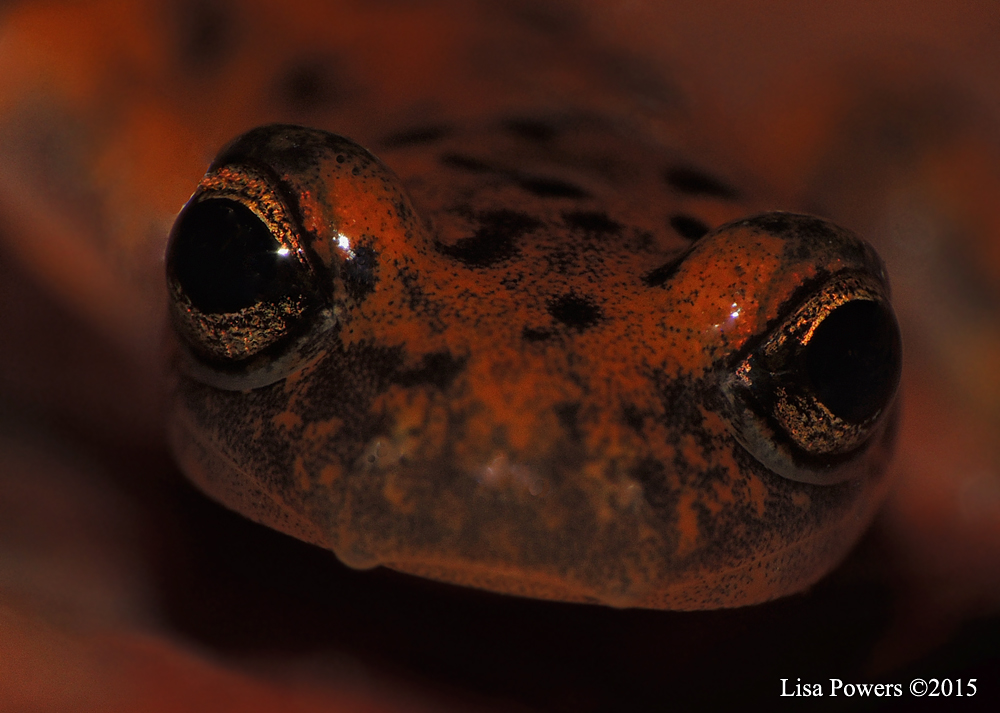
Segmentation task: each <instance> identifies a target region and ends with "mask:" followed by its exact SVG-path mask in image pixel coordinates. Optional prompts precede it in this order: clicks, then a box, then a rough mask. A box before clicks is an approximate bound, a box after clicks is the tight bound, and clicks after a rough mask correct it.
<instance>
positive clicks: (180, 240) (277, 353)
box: [167, 167, 330, 389]
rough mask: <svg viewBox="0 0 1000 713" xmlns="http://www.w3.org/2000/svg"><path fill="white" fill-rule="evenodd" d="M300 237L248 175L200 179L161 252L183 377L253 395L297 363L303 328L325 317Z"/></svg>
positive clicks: (279, 205)
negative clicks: (185, 373) (181, 350)
mask: <svg viewBox="0 0 1000 713" xmlns="http://www.w3.org/2000/svg"><path fill="white" fill-rule="evenodd" d="M300 235H301V230H299V229H298V228H297V226H296V225H295V224H294V221H292V220H291V218H290V217H289V211H288V209H287V207H286V205H285V203H284V201H282V200H281V199H280V197H279V195H278V193H277V191H275V190H274V189H273V187H272V186H271V185H270V184H269V182H268V181H267V180H266V179H265V178H264V177H263V176H261V175H259V174H257V173H256V172H254V171H252V170H249V169H246V168H233V167H223V168H221V169H218V170H216V171H214V172H213V173H210V174H209V175H208V176H207V177H206V178H205V179H204V180H203V181H202V183H201V185H200V186H199V188H198V190H197V191H196V192H195V194H194V196H193V197H192V198H191V200H190V201H189V202H188V204H187V205H186V206H185V207H184V210H183V211H181V214H180V215H179V216H178V218H177V221H176V223H175V224H174V228H173V230H172V231H171V235H170V243H169V246H168V248H167V282H168V286H169V290H170V308H171V319H172V322H173V325H174V329H175V331H176V333H177V334H178V336H179V337H180V339H181V342H182V343H183V344H184V346H185V347H186V357H187V358H186V360H185V370H186V371H188V372H189V373H190V375H191V376H193V377H194V378H196V379H198V380H200V381H204V382H206V383H209V384H211V385H213V386H218V387H220V388H230V389H245V388H254V387H257V386H262V385H264V384H267V383H270V382H273V381H276V380H277V379H280V378H282V377H283V376H285V375H287V373H288V372H289V371H290V369H291V367H292V366H294V364H296V363H298V362H299V361H301V359H302V352H303V349H304V347H305V341H304V337H305V335H306V333H307V331H308V328H310V327H311V326H313V325H314V324H315V323H316V320H317V319H318V320H320V321H329V320H330V313H329V310H328V309H324V307H325V304H326V301H325V300H324V299H323V298H322V295H321V294H320V291H319V290H318V288H317V280H316V277H315V273H314V271H313V270H312V268H311V267H310V264H309V261H308V259H307V256H306V254H305V250H304V249H303V246H302V242H301V240H300Z"/></svg>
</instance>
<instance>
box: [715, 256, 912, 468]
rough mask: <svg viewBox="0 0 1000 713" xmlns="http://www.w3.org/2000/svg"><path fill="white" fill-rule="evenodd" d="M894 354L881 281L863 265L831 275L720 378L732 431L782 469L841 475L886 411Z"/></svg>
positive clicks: (897, 358) (896, 346)
mask: <svg viewBox="0 0 1000 713" xmlns="http://www.w3.org/2000/svg"><path fill="white" fill-rule="evenodd" d="M901 364H902V348H901V342H900V336H899V326H898V325H897V323H896V317H895V315H894V314H893V311H892V308H891V307H890V306H889V300H888V295H887V294H886V290H885V288H884V287H883V286H882V285H881V284H880V283H879V282H878V281H876V280H874V279H872V278H870V277H868V276H865V275H840V276H837V277H835V278H834V279H832V280H830V281H828V282H827V283H825V284H824V285H822V286H821V287H820V288H819V289H818V290H815V291H813V292H812V293H811V296H809V297H807V298H806V299H805V300H804V301H803V302H802V303H801V304H799V306H798V307H797V308H795V309H793V310H792V312H791V314H790V316H788V317H787V318H786V319H785V320H784V321H783V322H781V323H780V324H779V325H778V326H777V327H776V328H775V329H773V330H772V331H771V332H769V333H768V334H767V335H766V336H765V338H764V340H763V341H762V342H760V343H758V344H757V345H756V347H755V348H752V349H751V350H750V353H749V354H748V355H745V356H744V357H743V358H742V360H741V361H740V362H739V363H738V364H737V365H736V368H735V370H734V371H733V373H732V375H731V377H730V378H729V380H728V381H727V383H726V384H725V385H724V387H723V391H724V393H725V394H726V395H727V397H728V399H729V402H730V404H731V405H732V407H733V413H732V414H731V416H732V418H731V423H732V427H733V433H734V435H735V436H736V438H737V440H738V441H739V442H740V443H741V444H742V445H743V446H744V447H745V448H746V449H747V450H748V451H750V453H751V454H753V456H754V457H755V458H757V460H759V461H760V462H761V463H763V464H764V465H766V466H768V467H769V468H770V469H771V470H773V471H774V472H776V473H778V474H779V475H782V476H784V477H786V478H789V479H791V480H800V481H804V482H808V483H820V484H827V483H836V482H840V481H842V480H845V479H847V478H849V477H852V475H853V474H854V472H853V470H852V469H851V468H850V467H849V464H850V463H851V462H852V460H853V458H852V457H853V456H854V454H855V453H856V452H857V451H858V450H860V449H863V448H865V447H867V445H868V443H869V442H870V441H871V439H872V437H873V436H874V434H875V433H876V432H878V431H880V427H881V426H882V424H883V422H884V421H885V418H886V416H887V414H888V413H889V412H890V411H891V406H892V404H893V401H894V398H895V395H896V388H897V386H898V385H899V377H900V371H901Z"/></svg>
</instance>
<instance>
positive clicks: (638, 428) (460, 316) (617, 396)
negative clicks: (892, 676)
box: [173, 115, 893, 609]
mask: <svg viewBox="0 0 1000 713" xmlns="http://www.w3.org/2000/svg"><path fill="white" fill-rule="evenodd" d="M532 121H533V123H532V126H533V127H534V130H533V131H530V132H529V131H525V130H524V124H523V123H522V124H516V123H514V122H510V121H508V122H506V123H504V122H496V123H494V124H493V125H489V126H486V127H484V128H482V129H478V130H474V129H462V130H459V129H448V130H440V131H437V132H424V133H423V134H420V135H417V134H414V135H413V136H416V138H412V137H411V138H400V137H398V136H396V137H389V139H387V140H386V141H385V142H383V146H382V147H381V149H380V150H379V153H380V154H381V156H382V159H383V160H384V164H383V163H382V162H381V161H379V160H378V159H376V158H375V157H374V156H373V155H372V154H370V153H369V152H368V151H366V150H364V149H362V148H361V147H359V146H357V145H356V144H354V143H353V142H350V141H348V140H345V139H342V138H340V137H337V136H335V135H331V134H326V133H323V132H318V131H313V130H308V129H301V128H297V127H289V126H271V127H264V128H262V129H259V130H255V131H253V132H250V133H249V134H247V135H244V136H243V137H241V138H240V139H238V140H237V141H235V142H234V143H233V144H231V145H229V146H228V147H227V148H226V149H224V150H223V151H222V153H221V154H220V156H219V157H218V158H217V159H216V162H215V164H213V171H218V170H219V169H223V168H225V167H229V166H235V167H241V166H245V167H250V168H252V169H254V170H262V171H264V172H265V173H267V175H270V176H272V177H273V178H272V181H273V183H274V185H275V186H276V192H277V194H278V195H279V196H281V197H282V199H283V200H284V201H285V202H286V204H287V206H288V212H289V214H290V215H291V216H292V222H293V223H294V225H295V229H296V231H297V233H298V235H299V236H300V239H301V240H302V242H304V243H305V245H306V247H305V251H306V253H307V254H308V255H309V257H310V259H311V261H312V262H313V264H315V265H318V266H319V267H318V268H317V270H316V272H317V273H318V274H319V275H320V279H321V280H322V281H324V283H325V284H324V286H323V290H324V291H325V292H327V293H329V294H331V295H332V301H333V312H334V314H335V315H336V324H335V325H334V326H333V327H332V328H330V329H329V330H328V331H325V332H321V333H320V334H318V335H316V336H315V339H316V342H315V343H314V346H313V348H312V351H311V352H310V353H311V354H312V356H311V358H310V359H309V360H308V361H307V362H306V363H305V364H304V365H302V366H301V368H299V369H297V370H296V371H294V372H293V373H292V374H291V375H290V376H288V377H287V378H285V379H282V380H279V381H277V382H275V383H272V384H270V385H267V386H263V387H260V388H255V389H248V390H242V391H241V390H225V389H216V388H213V387H211V386H205V385H203V384H201V383H199V382H198V381H196V380H192V379H189V378H185V377H184V376H181V377H180V378H179V379H178V383H177V387H176V393H175V397H174V415H175V419H174V424H175V426H174V430H173V442H174V445H175V449H176V451H177V452H178V454H179V458H180V461H181V464H182V466H183V467H184V469H185V470H186V471H187V473H188V474H189V476H191V477H192V478H193V479H194V480H195V481H196V482H197V483H198V484H199V486H200V487H202V488H203V489H204V490H205V491H206V492H208V493H209V494H211V495H212V496H213V497H215V498H217V499H219V500H221V501H222V502H224V503H226V504H227V505H229V506H230V507H233V508H235V509H237V510H239V511H240V512H243V513H244V514H247V515H249V516H250V517H252V518H253V519H256V520H258V521H260V522H263V523H265V524H268V525H271V526H273V527H276V528H277V529H280V530H282V531H285V532H288V533H290V534H293V535H295V536H297V537H300V538H302V539H305V540H307V541H310V542H314V543H316V544H319V545H322V546H324V547H328V548H330V549H332V550H333V551H335V552H336V553H337V555H338V556H339V557H340V558H341V559H342V560H343V561H345V562H346V563H348V564H351V565H354V566H359V567H369V566H375V565H386V566H389V567H392V568H394V569H398V570H401V571H405V572H410V573H414V574H419V575H423V576H428V577H432V578H436V579H440V580H444V581H449V582H453V583H458V584H463V585H470V586H475V587H481V588H486V589H490V590H494V591H501V592H507V593H513V594H518V595H523V596H531V597H540V598H550V599H559V600H566V601H578V602H600V603H605V604H610V605H614V606H641V607H654V608H672V609H703V608H716V607H726V606H739V605H745V604H752V603H756V602H761V601H765V600H768V599H771V598H774V597H778V596H781V595H784V594H788V593H790V592H794V591H798V590H800V589H802V588H803V587H804V586H807V585H808V584H810V583H812V582H814V581H815V580H816V579H818V578H819V577H820V576H822V575H823V574H824V573H825V572H826V571H828V570H829V569H830V568H831V567H832V566H833V565H834V564H835V563H836V562H837V561H839V559H840V558H841V557H842V556H843V555H844V554H845V553H846V551H847V549H848V548H849V547H850V546H851V544H852V543H853V542H854V541H855V540H856V538H857V536H858V535H859V534H860V532H861V530H862V529H863V528H864V527H865V526H866V524H867V523H868V521H869V520H870V518H871V516H872V515H873V513H874V510H875V508H876V506H877V505H878V503H879V502H880V500H881V496H882V495H883V494H884V491H885V487H884V485H885V484H884V478H883V473H884V470H885V466H886V463H887V459H888V456H889V453H890V450H891V441H892V438H891V436H892V432H893V429H892V428H890V427H887V426H886V424H885V423H883V424H882V426H880V427H879V429H878V430H877V432H876V433H875V434H874V435H873V436H872V437H871V439H870V441H869V444H868V446H866V447H865V448H862V449H860V451H859V452H857V453H855V454H853V455H852V458H853V459H854V460H855V461H856V462H855V464H854V466H852V467H853V470H852V476H853V477H852V478H851V479H849V480H848V481H847V482H843V483H839V484H836V485H812V484H807V483H800V482H793V481H790V480H786V479H785V478H782V477H780V476H778V475H776V474H774V473H772V472H770V471H769V470H768V469H767V468H765V467H764V466H763V465H761V464H760V463H758V461H757V460H755V459H754V457H753V456H751V455H750V454H749V453H748V452H747V451H746V450H744V449H743V448H742V447H741V446H740V445H739V444H738V443H737V442H736V440H735V439H734V437H733V435H732V434H731V432H730V428H729V426H728V421H727V417H726V405H725V403H724V402H723V399H722V396H721V395H720V385H721V383H722V381H723V380H724V379H725V378H726V377H727V376H728V375H729V374H731V372H732V370H733V369H734V368H735V366H736V365H737V364H738V363H739V362H740V360H741V359H742V358H744V357H745V355H746V353H747V351H748V350H749V349H750V348H751V347H752V346H754V345H755V344H756V343H757V342H759V341H760V339H761V338H763V336H764V335H766V334H767V333H768V332H769V331H770V330H772V329H773V328H774V327H775V325H776V324H777V323H778V322H779V321H780V319H781V318H782V316H784V315H786V314H787V313H788V311H789V310H791V309H793V308H794V307H795V306H797V304H799V303H800V302H801V301H802V299H803V292H804V291H805V290H806V289H807V288H808V287H809V286H810V285H813V286H814V285H816V284H818V283H821V282H823V281H824V280H827V279H828V278H829V277H830V276H831V275H837V274H841V273H845V272H859V273H863V274H867V275H871V276H873V277H874V278H875V279H877V280H881V281H884V280H885V276H884V269H883V267H882V264H881V261H880V260H879V259H878V257H877V256H876V255H875V253H874V251H872V249H871V248H870V247H868V246H867V245H866V244H864V243H863V242H861V241H860V240H858V239H857V238H855V237H854V236H852V235H851V234H849V233H847V232H846V231H843V230H840V229H838V228H835V227H833V226H832V225H831V224H829V223H826V222H825V221H820V220H818V219H814V218H809V217H804V216H795V215H792V214H774V215H771V216H770V217H767V218H764V219H758V220H753V221H743V222H736V223H729V224H728V226H727V227H726V228H724V229H723V230H721V231H717V232H713V233H709V235H707V236H705V237H703V238H701V239H700V240H698V241H696V242H692V240H691V239H690V237H691V236H688V237H685V236H684V235H682V234H681V233H680V232H679V231H678V230H677V229H676V228H671V227H670V225H671V220H672V218H675V217H676V216H678V215H683V216H685V218H686V219H687V220H688V221H689V222H690V221H692V220H693V221H700V222H701V223H704V224H705V225H706V226H718V225H719V223H720V222H722V221H723V220H725V219H727V218H734V217H736V216H741V215H746V214H748V213H752V212H753V211H752V210H751V209H749V208H748V207H747V206H746V205H744V204H742V203H740V202H738V201H737V200H736V196H737V192H736V191H735V190H734V189H731V188H729V187H728V186H724V185H723V184H721V183H712V184H711V185H710V187H707V188H706V187H705V186H704V185H698V184H690V183H688V184H685V183H684V182H682V181H677V180H675V181H673V184H676V185H671V181H668V180H664V176H665V175H670V172H671V171H675V172H676V171H677V170H679V169H678V164H677V161H678V159H677V157H676V156H673V155H671V154H670V153H669V152H662V153H661V155H655V154H654V155H651V154H650V151H651V150H652V149H651V148H650V147H648V146H643V145H642V143H641V140H637V138H636V136H635V135H626V136H622V135H616V134H615V133H614V132H613V131H609V129H608V127H607V126H602V125H601V124H600V123H599V122H596V121H595V120H594V119H592V118H590V117H587V116H568V115H563V116H562V117H560V118H559V119H551V118H537V117H536V118H534V119H533V120H532ZM580 145H583V146H587V147H588V148H587V150H586V151H582V152H581V151H577V150H575V148H576V147H578V146H580ZM289 146H294V147H295V150H294V151H291V152H289V151H288V147H289ZM640 156H641V157H642V159H643V160H641V161H640V160H639V157H640ZM386 165H389V166H393V167H394V168H395V170H396V171H397V172H398V174H399V177H397V175H396V174H394V173H393V172H392V171H390V170H389V169H388V168H386ZM210 175H212V174H211V172H210ZM408 194H409V196H412V202H411V199H410V197H408ZM675 222H676V221H675ZM181 372H182V373H183V372H184V368H183V360H181ZM886 421H889V422H891V419H886Z"/></svg>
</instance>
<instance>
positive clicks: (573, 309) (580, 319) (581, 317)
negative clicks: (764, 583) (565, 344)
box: [548, 292, 604, 332]
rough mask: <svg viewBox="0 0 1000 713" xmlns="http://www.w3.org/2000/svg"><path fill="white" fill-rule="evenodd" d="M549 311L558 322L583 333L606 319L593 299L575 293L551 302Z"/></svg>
mask: <svg viewBox="0 0 1000 713" xmlns="http://www.w3.org/2000/svg"><path fill="white" fill-rule="evenodd" d="M548 310H549V314H551V315H552V317H553V318H554V319H555V320H556V321H557V322H561V323H562V324H564V325H566V326H567V327H572V328H573V329H577V330H579V331H581V332H582V331H583V330H585V329H588V328H590V327H593V326H594V325H595V324H597V323H598V322H600V321H601V319H603V317H604V315H603V314H602V313H601V308H600V307H598V306H597V304H595V303H594V301H593V300H592V299H591V298H589V297H584V296H581V295H577V294H576V293H573V292H570V293H569V294H567V295H563V296H562V297H557V298H556V299H554V300H550V301H549V303H548Z"/></svg>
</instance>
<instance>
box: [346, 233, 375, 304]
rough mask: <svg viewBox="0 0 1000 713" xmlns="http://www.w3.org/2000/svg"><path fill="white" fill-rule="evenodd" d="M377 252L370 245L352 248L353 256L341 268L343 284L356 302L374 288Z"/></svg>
mask: <svg viewBox="0 0 1000 713" xmlns="http://www.w3.org/2000/svg"><path fill="white" fill-rule="evenodd" d="M377 266H378V254H377V253H376V252H375V251H374V250H373V249H372V248H370V247H367V246H364V245H360V246H357V247H355V248H354V257H352V258H351V259H350V260H347V261H345V263H344V268H343V278H344V286H345V287H346V288H347V293H348V294H349V295H350V296H351V297H352V298H353V299H354V301H356V302H360V301H361V300H363V299H364V298H365V297H367V296H368V295H369V294H371V293H372V291H374V289H375V283H376V282H378V278H377V277H376V275H375V268H376V267H377Z"/></svg>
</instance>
